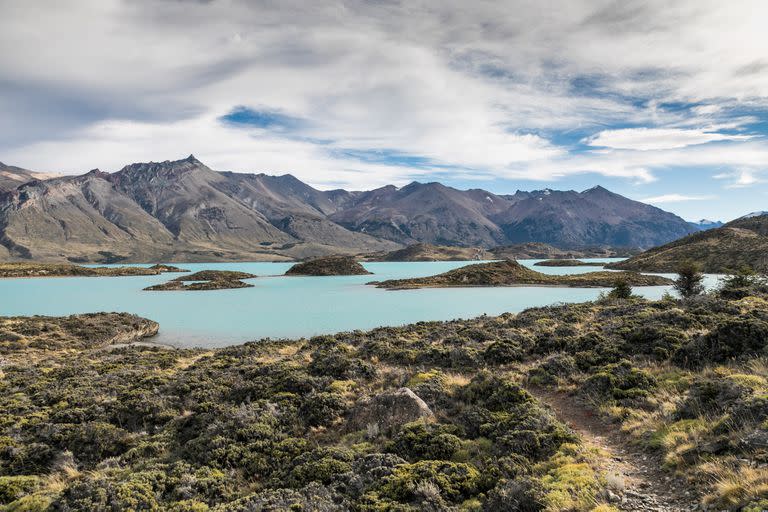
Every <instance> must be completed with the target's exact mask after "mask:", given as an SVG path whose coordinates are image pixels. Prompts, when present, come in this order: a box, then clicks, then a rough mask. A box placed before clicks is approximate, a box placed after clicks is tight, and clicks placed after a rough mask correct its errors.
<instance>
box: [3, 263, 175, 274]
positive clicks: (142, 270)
mask: <svg viewBox="0 0 768 512" xmlns="http://www.w3.org/2000/svg"><path fill="white" fill-rule="evenodd" d="M166 272H186V270H184V269H181V268H178V267H174V266H172V265H161V264H158V265H153V266H151V267H84V266H82V265H73V264H70V263H31V262H11V263H0V278H3V277H116V276H156V275H158V274H163V273H166Z"/></svg>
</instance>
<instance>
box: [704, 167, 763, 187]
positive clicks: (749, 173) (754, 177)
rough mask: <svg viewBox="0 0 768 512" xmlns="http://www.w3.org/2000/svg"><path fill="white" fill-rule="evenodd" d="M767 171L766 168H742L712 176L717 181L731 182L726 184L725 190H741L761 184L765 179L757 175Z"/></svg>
mask: <svg viewBox="0 0 768 512" xmlns="http://www.w3.org/2000/svg"><path fill="white" fill-rule="evenodd" d="M767 169H768V168H762V169H760V170H757V169H750V168H742V169H737V170H734V171H729V172H724V173H720V174H716V175H715V176H713V178H715V179H718V180H731V182H730V183H728V185H726V187H727V188H743V187H749V186H752V185H754V184H756V183H763V182H764V181H765V179H763V178H761V177H759V176H758V173H759V172H760V171H765V170H767Z"/></svg>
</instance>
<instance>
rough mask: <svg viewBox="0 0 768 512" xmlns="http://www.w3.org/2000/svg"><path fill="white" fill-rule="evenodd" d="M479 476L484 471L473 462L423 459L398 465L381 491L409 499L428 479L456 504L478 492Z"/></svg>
mask: <svg viewBox="0 0 768 512" xmlns="http://www.w3.org/2000/svg"><path fill="white" fill-rule="evenodd" d="M479 479H480V472H479V471H478V470H477V468H476V467H475V466H473V465H472V464H465V463H459V462H447V461H437V460H423V461H420V462H416V463H413V464H403V465H401V466H398V467H397V468H395V471H394V472H393V474H392V476H391V477H390V478H389V479H388V480H387V482H386V483H385V484H384V485H383V486H382V487H381V493H382V494H383V495H384V496H387V497H390V498H392V499H394V500H396V501H401V502H408V501H410V500H412V499H413V498H414V496H415V493H416V488H417V485H418V484H419V483H420V482H424V481H428V482H432V483H433V484H434V485H436V486H437V488H438V489H440V493H441V495H442V496H443V497H444V498H445V499H447V500H449V501H452V502H454V503H456V502H460V501H462V500H463V499H466V498H469V497H471V496H472V495H474V494H475V492H477V487H478V482H479Z"/></svg>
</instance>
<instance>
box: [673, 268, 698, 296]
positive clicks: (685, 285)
mask: <svg viewBox="0 0 768 512" xmlns="http://www.w3.org/2000/svg"><path fill="white" fill-rule="evenodd" d="M703 281H704V274H702V273H701V271H700V268H699V266H698V265H696V263H694V262H692V261H686V262H684V263H683V264H681V265H680V267H678V269H677V279H675V284H674V285H672V286H673V287H674V289H675V291H676V292H677V293H679V294H680V296H681V297H682V298H684V299H687V298H689V297H695V296H696V295H701V294H702V293H704V283H703Z"/></svg>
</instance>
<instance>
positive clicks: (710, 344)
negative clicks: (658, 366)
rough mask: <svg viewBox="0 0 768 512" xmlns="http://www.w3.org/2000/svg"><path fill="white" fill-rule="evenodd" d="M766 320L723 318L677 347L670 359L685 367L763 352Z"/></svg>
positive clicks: (766, 338) (766, 342)
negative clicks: (701, 334)
mask: <svg viewBox="0 0 768 512" xmlns="http://www.w3.org/2000/svg"><path fill="white" fill-rule="evenodd" d="M766 345H768V322H766V321H764V320H759V319H756V318H748V317H747V318H737V319H732V320H726V321H724V322H723V323H722V324H720V325H718V326H716V327H715V328H714V329H712V330H711V331H710V332H709V333H707V334H705V335H703V336H699V337H697V338H694V339H693V340H691V341H690V342H688V343H687V344H685V345H683V346H682V347H680V349H679V350H678V351H677V352H676V353H675V354H674V356H673V361H674V362H675V363H676V364H678V365H680V366H683V367H686V368H697V367H701V366H703V365H705V364H716V363H724V362H727V361H729V360H731V359H735V358H738V357H743V356H756V355H760V354H764V353H765V349H766Z"/></svg>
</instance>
